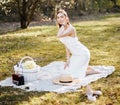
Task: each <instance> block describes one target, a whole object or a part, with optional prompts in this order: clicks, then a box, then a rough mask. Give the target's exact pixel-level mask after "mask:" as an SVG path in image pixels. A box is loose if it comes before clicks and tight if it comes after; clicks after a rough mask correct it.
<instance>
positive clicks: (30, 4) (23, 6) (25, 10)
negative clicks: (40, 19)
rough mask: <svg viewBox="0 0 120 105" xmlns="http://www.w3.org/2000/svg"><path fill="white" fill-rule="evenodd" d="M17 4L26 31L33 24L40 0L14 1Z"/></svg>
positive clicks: (22, 26)
mask: <svg viewBox="0 0 120 105" xmlns="http://www.w3.org/2000/svg"><path fill="white" fill-rule="evenodd" d="M14 1H15V2H16V3H17V9H18V13H19V16H20V23H21V28H22V29H25V28H27V27H28V25H29V23H30V22H31V20H32V18H33V15H34V12H35V9H36V8H37V6H38V3H39V1H40V0H14Z"/></svg>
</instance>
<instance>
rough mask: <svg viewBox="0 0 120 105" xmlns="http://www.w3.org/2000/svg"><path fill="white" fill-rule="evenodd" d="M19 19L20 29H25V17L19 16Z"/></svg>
mask: <svg viewBox="0 0 120 105" xmlns="http://www.w3.org/2000/svg"><path fill="white" fill-rule="evenodd" d="M20 20H21V21H20V24H21V28H22V29H25V28H27V26H28V25H27V20H26V19H25V18H23V17H21V19H20Z"/></svg>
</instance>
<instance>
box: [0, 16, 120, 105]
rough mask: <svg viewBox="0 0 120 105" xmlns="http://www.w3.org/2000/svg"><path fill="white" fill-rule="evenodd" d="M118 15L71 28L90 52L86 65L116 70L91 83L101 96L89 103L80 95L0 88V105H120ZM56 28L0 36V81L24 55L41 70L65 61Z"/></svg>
mask: <svg viewBox="0 0 120 105" xmlns="http://www.w3.org/2000/svg"><path fill="white" fill-rule="evenodd" d="M119 17H120V14H117V16H116V15H113V14H112V16H106V17H103V18H101V19H99V20H92V21H81V22H76V23H74V24H73V25H74V26H75V28H76V30H77V35H78V37H79V40H80V41H81V42H82V43H83V44H84V45H86V46H87V47H88V48H89V50H90V52H91V61H90V65H106V66H107V65H113V66H115V68H116V70H115V72H114V73H113V74H111V75H110V76H108V77H107V78H102V79H99V80H98V81H96V82H94V83H91V86H92V87H93V89H99V90H101V91H102V92H103V95H102V96H100V97H98V99H97V101H96V102H94V103H91V102H89V101H88V100H87V98H86V96H85V87H82V88H81V90H83V91H81V92H78V93H72V92H69V93H65V94H56V93H53V92H26V91H23V90H20V89H14V88H12V87H0V105H47V104H48V105H119V103H120V85H119V84H120V66H119V64H120V18H119ZM56 33H57V27H56V26H36V27H29V28H28V29H24V30H18V31H14V32H8V33H6V34H2V35H0V80H3V79H5V78H6V77H8V76H11V73H12V72H13V66H14V65H15V64H16V63H17V62H19V61H20V59H21V58H22V57H24V56H26V55H29V56H31V57H33V58H34V59H35V60H36V63H37V64H39V65H41V66H44V65H46V64H48V63H50V62H52V61H59V60H63V61H64V60H65V50H64V46H63V44H61V43H60V42H59V40H58V39H57V37H56Z"/></svg>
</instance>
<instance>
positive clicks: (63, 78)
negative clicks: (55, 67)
mask: <svg viewBox="0 0 120 105" xmlns="http://www.w3.org/2000/svg"><path fill="white" fill-rule="evenodd" d="M79 82H80V80H79V79H78V78H73V77H72V76H71V75H69V74H62V75H60V76H59V77H57V78H54V79H53V83H54V84H58V85H64V86H69V85H74V84H77V83H79Z"/></svg>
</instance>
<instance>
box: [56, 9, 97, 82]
mask: <svg viewBox="0 0 120 105" xmlns="http://www.w3.org/2000/svg"><path fill="white" fill-rule="evenodd" d="M57 24H58V26H59V30H58V33H57V37H58V38H59V40H60V41H61V42H62V43H63V44H64V45H65V49H66V64H65V66H64V69H66V68H68V69H67V70H68V71H69V73H70V74H71V75H72V76H73V77H76V78H80V79H81V80H82V79H83V78H84V77H85V75H86V74H91V73H99V72H98V71H95V70H93V69H92V68H91V67H90V66H88V65H89V61H90V52H89V50H88V48H87V47H86V46H84V45H83V44H82V43H81V42H80V41H79V40H78V37H77V35H76V30H75V28H74V27H73V26H72V25H71V24H70V21H69V17H68V15H67V12H66V11H64V10H62V9H60V10H59V11H58V13H57Z"/></svg>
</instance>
